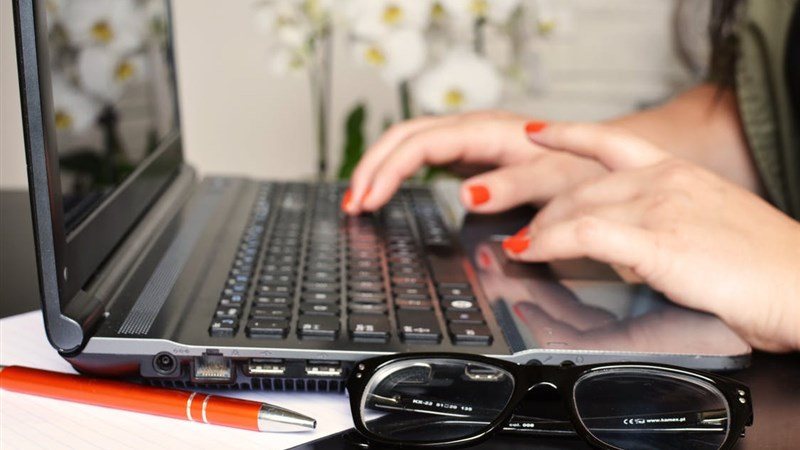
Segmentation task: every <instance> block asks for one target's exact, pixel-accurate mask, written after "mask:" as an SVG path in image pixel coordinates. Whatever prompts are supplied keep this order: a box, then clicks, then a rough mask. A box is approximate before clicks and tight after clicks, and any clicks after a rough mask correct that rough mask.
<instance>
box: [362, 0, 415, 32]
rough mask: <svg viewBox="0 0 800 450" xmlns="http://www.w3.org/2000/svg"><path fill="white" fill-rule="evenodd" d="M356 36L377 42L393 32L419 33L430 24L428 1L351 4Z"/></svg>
mask: <svg viewBox="0 0 800 450" xmlns="http://www.w3.org/2000/svg"><path fill="white" fill-rule="evenodd" d="M347 7H348V8H350V11H349V13H348V15H349V16H350V18H351V21H352V26H351V29H352V31H353V33H354V34H355V35H356V36H359V37H362V38H376V37H379V36H382V35H384V34H387V33H389V32H390V31H392V30H397V29H403V28H412V29H416V30H422V29H424V28H425V27H427V26H428V24H429V23H430V16H431V1H430V0H353V1H351V2H350V4H349V5H348V6H347Z"/></svg>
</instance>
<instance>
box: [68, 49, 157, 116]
mask: <svg viewBox="0 0 800 450" xmlns="http://www.w3.org/2000/svg"><path fill="white" fill-rule="evenodd" d="M144 71H145V58H144V56H143V55H133V56H120V55H119V54H118V53H116V52H113V51H111V50H108V49H104V48H100V47H90V48H87V49H84V50H82V51H81V53H80V55H79V56H78V73H79V75H80V79H81V85H82V86H83V88H84V89H85V90H86V92H88V93H90V94H92V95H94V96H96V97H97V98H98V99H100V100H102V101H103V102H106V103H113V102H115V101H117V100H118V99H119V98H120V97H122V94H123V93H124V91H125V87H126V86H127V85H128V84H129V83H131V82H132V81H134V80H137V79H141V78H143V77H144Z"/></svg>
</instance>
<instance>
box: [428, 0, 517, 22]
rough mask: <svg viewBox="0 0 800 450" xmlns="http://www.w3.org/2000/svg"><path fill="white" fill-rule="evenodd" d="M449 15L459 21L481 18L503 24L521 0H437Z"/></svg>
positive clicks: (471, 20) (473, 20)
mask: <svg viewBox="0 0 800 450" xmlns="http://www.w3.org/2000/svg"><path fill="white" fill-rule="evenodd" d="M439 2H440V4H441V6H442V7H443V8H444V10H445V11H446V12H447V15H448V16H449V17H452V18H454V19H455V20H456V21H457V22H460V23H474V22H475V21H476V20H479V19H483V20H486V21H487V22H490V23H493V24H497V25H504V24H506V23H508V21H509V19H511V15H512V14H513V13H514V11H516V9H517V7H519V5H520V3H521V0H439Z"/></svg>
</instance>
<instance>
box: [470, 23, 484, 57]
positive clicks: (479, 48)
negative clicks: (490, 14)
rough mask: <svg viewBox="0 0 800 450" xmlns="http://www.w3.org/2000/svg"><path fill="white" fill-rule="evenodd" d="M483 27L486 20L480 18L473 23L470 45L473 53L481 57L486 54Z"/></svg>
mask: <svg viewBox="0 0 800 450" xmlns="http://www.w3.org/2000/svg"><path fill="white" fill-rule="evenodd" d="M485 25H486V19H484V18H483V17H481V18H480V19H477V20H476V21H475V26H474V27H473V41H472V45H473V47H474V48H475V53H477V54H478V55H481V56H483V54H484V53H485V52H486V39H485V36H484V28H486V27H485Z"/></svg>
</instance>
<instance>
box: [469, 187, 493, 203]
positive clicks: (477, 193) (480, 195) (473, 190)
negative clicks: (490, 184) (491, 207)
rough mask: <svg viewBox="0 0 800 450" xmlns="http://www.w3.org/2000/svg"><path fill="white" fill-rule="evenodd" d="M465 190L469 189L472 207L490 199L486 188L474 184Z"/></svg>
mask: <svg viewBox="0 0 800 450" xmlns="http://www.w3.org/2000/svg"><path fill="white" fill-rule="evenodd" d="M467 189H469V195H470V197H471V198H472V206H478V205H482V204H484V203H486V202H488V201H489V199H490V198H491V195H490V194H489V189H487V188H486V186H483V185H480V184H476V185H474V186H470V187H469V188H467Z"/></svg>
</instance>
